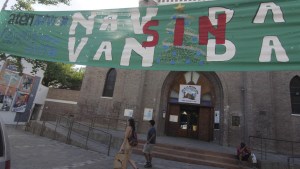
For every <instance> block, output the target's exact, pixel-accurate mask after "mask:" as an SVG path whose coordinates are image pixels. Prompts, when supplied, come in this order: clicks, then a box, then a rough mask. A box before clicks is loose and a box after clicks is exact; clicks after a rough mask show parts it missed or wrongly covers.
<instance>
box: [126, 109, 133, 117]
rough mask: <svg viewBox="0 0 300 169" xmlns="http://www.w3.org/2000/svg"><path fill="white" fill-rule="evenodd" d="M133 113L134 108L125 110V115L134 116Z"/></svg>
mask: <svg viewBox="0 0 300 169" xmlns="http://www.w3.org/2000/svg"><path fill="white" fill-rule="evenodd" d="M132 115H133V110H132V109H125V110H124V116H127V117H132Z"/></svg>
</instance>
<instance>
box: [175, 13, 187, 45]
mask: <svg viewBox="0 0 300 169" xmlns="http://www.w3.org/2000/svg"><path fill="white" fill-rule="evenodd" d="M183 36H184V18H178V19H176V24H175V30H174V43H173V45H174V46H182V41H183Z"/></svg>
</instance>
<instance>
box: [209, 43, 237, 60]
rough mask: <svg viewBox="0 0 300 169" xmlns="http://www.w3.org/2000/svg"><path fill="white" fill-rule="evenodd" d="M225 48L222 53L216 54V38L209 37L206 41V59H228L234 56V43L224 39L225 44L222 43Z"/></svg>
mask: <svg viewBox="0 0 300 169" xmlns="http://www.w3.org/2000/svg"><path fill="white" fill-rule="evenodd" d="M222 45H224V46H225V48H226V52H225V53H224V54H216V40H215V39H209V40H208V43H207V61H226V60H230V59H232V58H233V57H234V55H235V51H236V48H235V46H234V44H233V43H232V42H231V41H229V40H225V44H222Z"/></svg>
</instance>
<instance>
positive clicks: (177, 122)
mask: <svg viewBox="0 0 300 169" xmlns="http://www.w3.org/2000/svg"><path fill="white" fill-rule="evenodd" d="M180 85H194V86H196V85H199V86H201V91H199V92H200V93H201V101H200V104H195V103H182V102H179V101H178V98H179V92H180V91H179V90H180ZM213 98H215V94H214V87H213V86H212V85H211V83H210V81H209V80H208V79H207V78H206V77H205V76H203V75H201V74H200V73H197V72H184V73H182V74H179V75H178V76H177V77H176V78H175V79H174V83H173V85H172V86H171V89H170V91H169V99H168V102H169V103H168V111H167V114H166V123H165V125H166V126H165V129H166V130H165V132H166V135H169V136H176V137H187V138H194V139H200V140H203V141H211V140H212V139H213V130H214V129H213V127H214V126H213V123H214V109H213V105H214V99H213Z"/></svg>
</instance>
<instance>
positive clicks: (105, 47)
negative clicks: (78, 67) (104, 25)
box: [93, 41, 112, 60]
mask: <svg viewBox="0 0 300 169" xmlns="http://www.w3.org/2000/svg"><path fill="white" fill-rule="evenodd" d="M111 49H112V48H111V42H109V41H104V42H102V43H101V45H100V47H99V49H98V50H97V52H96V54H95V56H94V58H93V60H100V57H101V55H102V53H103V52H105V60H112V56H111Z"/></svg>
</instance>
